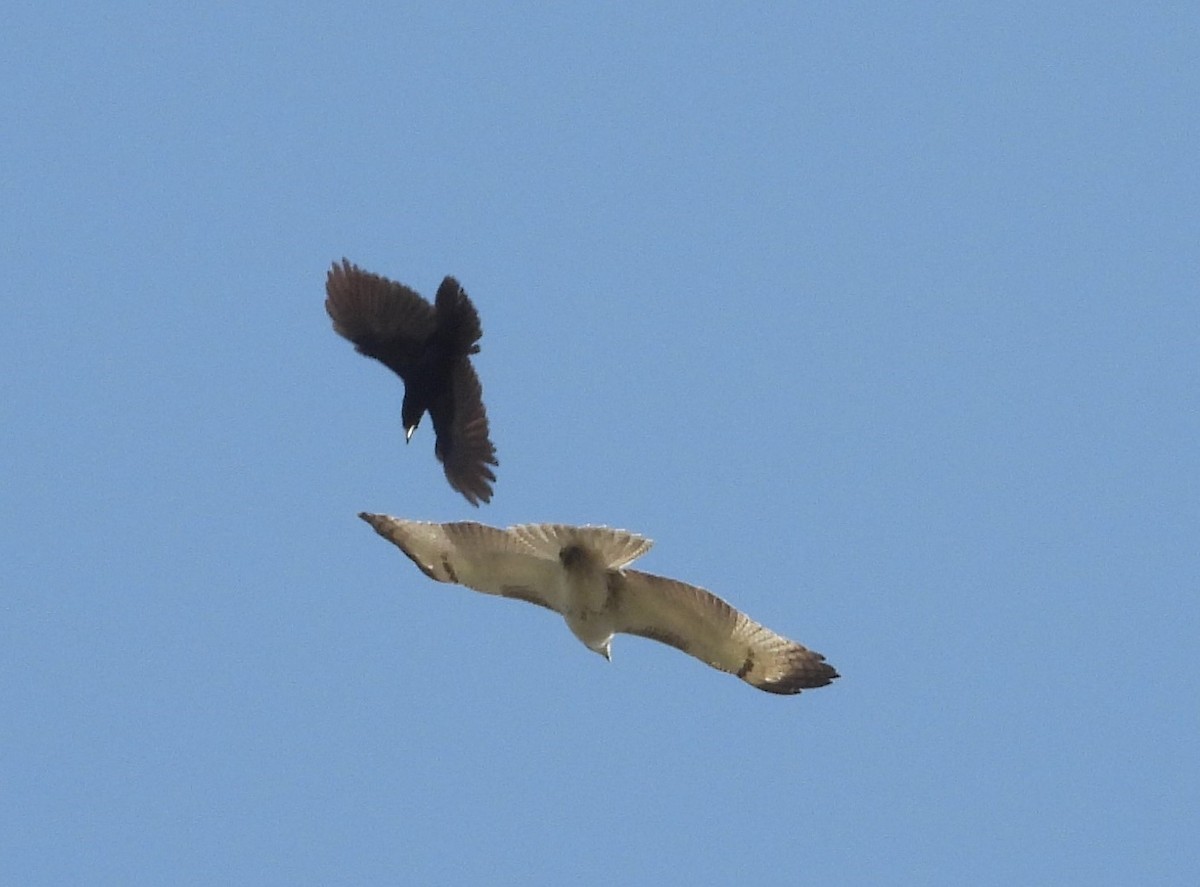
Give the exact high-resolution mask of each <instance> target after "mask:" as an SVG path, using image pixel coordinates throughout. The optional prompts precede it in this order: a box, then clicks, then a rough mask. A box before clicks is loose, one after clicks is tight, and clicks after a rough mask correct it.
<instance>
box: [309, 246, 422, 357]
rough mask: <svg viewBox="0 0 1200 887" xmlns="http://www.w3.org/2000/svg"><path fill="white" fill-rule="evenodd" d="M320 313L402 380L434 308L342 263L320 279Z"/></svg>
mask: <svg viewBox="0 0 1200 887" xmlns="http://www.w3.org/2000/svg"><path fill="white" fill-rule="evenodd" d="M325 295H326V298H325V310H326V311H327V312H328V313H329V317H330V319H332V320H333V328H334V330H335V331H336V332H337V333H338V334H339V335H341V336H343V337H345V338H347V339H349V340H350V341H351V342H353V343H354V347H355V348H356V349H357V350H358V351H359V352H360V353H361V354H365V355H367V356H368V357H374V358H375V359H376V360H379V361H381V362H383V363H384V364H385V365H386V366H387V367H388V368H389V369H391V370H392V371H393V372H395V373H398V374H399V375H400V376H401V377H402V378H403V377H404V375H405V374H406V373H408V372H409V371H410V370H411V369H412V367H413V366H414V365H415V364H416V362H417V360H418V359H419V358H420V356H421V354H422V352H423V351H424V349H425V344H426V342H427V341H428V339H429V337H430V336H431V335H432V334H433V331H434V328H435V327H436V323H437V321H436V316H435V314H434V309H433V306H432V305H430V304H429V302H427V301H426V300H425V299H423V298H422V297H421V296H420V295H418V294H417V293H416V292H414V291H413V290H411V289H409V288H408V287H406V286H404V285H403V284H400V283H396V282H394V281H391V280H388V279H387V278H386V277H380V276H379V275H378V274H371V273H369V272H367V271H363V270H362V269H361V268H359V267H358V266H356V265H353V264H351V263H350V262H349V261H347V260H346V259H342V264H341V265H338V264H336V263H335V264H334V265H333V267H332V268H331V269H330V270H329V275H328V276H327V277H326V279H325Z"/></svg>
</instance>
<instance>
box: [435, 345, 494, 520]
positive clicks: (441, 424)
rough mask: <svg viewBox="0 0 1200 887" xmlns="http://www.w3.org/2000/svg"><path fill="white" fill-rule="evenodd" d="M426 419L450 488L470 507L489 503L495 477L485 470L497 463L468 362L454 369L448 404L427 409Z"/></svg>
mask: <svg viewBox="0 0 1200 887" xmlns="http://www.w3.org/2000/svg"><path fill="white" fill-rule="evenodd" d="M447 412H449V413H450V414H451V415H449V416H448V415H446V414H447ZM429 415H430V418H431V419H432V420H433V427H434V431H436V433H437V443H436V445H435V452H436V453H437V457H438V459H440V460H441V462H442V468H443V470H444V471H445V472H446V480H448V481H449V482H450V486H452V487H453V488H454V489H456V490H458V492H460V493H462V494H463V496H465V497H466V499H467V501H468V502H470V503H471V504H472V505H478V504H479V503H480V502H489V501H491V498H492V483H493V482H495V480H496V474H495V472H493V471H492V470H491V469H490V468H488V466H489V465H499V464H500V463H499V462H498V461H497V460H496V447H495V445H494V444H493V443H492V441H491V438H490V437H489V434H490V431H489V427H488V417H487V410H486V409H485V408H484V406H483V386H482V385H481V384H480V382H479V376H478V375H476V373H475V369H474V367H472V366H471V362H470V361H469V360H467V359H466V358H462V359H461V360H459V361H458V362H457V363H456V364H455V366H454V369H453V371H452V377H451V392H450V401H449V403H446V402H445V401H442V402H438V403H435V404H432V405H430V408H429Z"/></svg>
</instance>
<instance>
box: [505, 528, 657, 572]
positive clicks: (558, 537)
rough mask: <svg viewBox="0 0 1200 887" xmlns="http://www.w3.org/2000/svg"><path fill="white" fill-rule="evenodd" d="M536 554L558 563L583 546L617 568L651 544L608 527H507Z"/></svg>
mask: <svg viewBox="0 0 1200 887" xmlns="http://www.w3.org/2000/svg"><path fill="white" fill-rule="evenodd" d="M510 532H512V533H515V534H516V535H517V536H519V537H520V538H521V539H523V540H524V541H525V542H527V543H528V544H529V545H530V546H531V547H532V548H533V549H534V550H535V551H537V553H538V554H540V555H541V556H542V557H545V558H551V559H553V560H554V562H555V563H558V562H559V559H560V557H561V556H562V552H563V551H564V550H565V549H567V548H570V547H572V546H579V547H581V548H584V549H587V550H588V552H589V553H590V554H591V556H592V557H594V558H595V559H596V560H597V561H598V562H599V564H600V566H603V567H605V568H608V569H614V570H619V569H621V568H622V567H624V566H625V565H626V564H629V563H632V562H633V561H634V560H636V559H637V558H639V557H641V556H642V555H643V554H645V553H646V552H647V551H649V550H650V546H652V545H653V544H654V543H653V542H652V541H651V540H649V539H647V538H646V537H645V536H639V535H638V534H637V533H630V532H629V531H628V530H614V529H613V528H611V527H594V526H586V527H572V526H568V525H566V524H518V525H517V526H515V527H511V528H510Z"/></svg>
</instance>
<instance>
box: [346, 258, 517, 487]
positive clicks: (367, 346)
mask: <svg viewBox="0 0 1200 887" xmlns="http://www.w3.org/2000/svg"><path fill="white" fill-rule="evenodd" d="M325 292H326V296H327V298H326V299H325V310H326V311H327V312H328V313H329V316H330V318H331V319H332V320H333V329H334V331H335V332H336V333H338V334H339V335H341V336H343V337H344V338H346V339H348V340H350V341H351V342H352V343H354V348H355V350H357V351H358V352H359V353H360V354H365V355H366V356H367V357H373V358H375V359H376V360H378V361H380V362H381V363H383V364H384V366H386V367H387V368H388V369H390V370H392V371H393V372H394V373H396V374H397V375H398V376H399V377H400V378H401V379H403V380H404V403H403V405H402V406H401V408H400V418H401V421H402V422H403V423H404V440H405V442H408V441H409V440H411V439H412V436H413V432H414V431H416V430H417V425H419V424H420V422H421V417H422V416H423V415H425V413H426V412H428V413H429V417H430V419H432V420H433V430H434V434H435V436H436V442H435V444H434V452H435V453H436V454H437V457H438V459H439V461H441V463H442V467H443V469H444V470H445V472H446V480H448V481H449V482H450V486H452V487H453V488H454V489H455V490H457V491H458V492H460V493H462V495H463V496H464V497H465V498H466V500H467V501H468V502H470V503H471V504H472V505H475V506H478V505H479V503H480V502H481V501H482V502H488V501H490V500H491V498H492V486H491V485H492V482H494V481H495V480H496V475H495V474H494V473H493V472H492V470H491V469H490V468H489V467H488V466H489V465H497V466H498V465H499V464H500V463H499V462H497V461H496V448H495V446H494V445H493V444H492V442H491V440H490V439H489V437H488V419H487V411H486V410H485V409H484V407H483V388H482V386H481V385H480V383H479V377H478V376H477V375H475V369H474V368H473V367H472V366H471V361H470V356H471V355H472V354H477V353H478V352H479V345H478V342H479V339H480V337H481V336H482V335H483V328H482V327H481V326H480V323H479V314H478V313H477V312H476V311H475V306H474V305H472V304H471V300H470V299H469V298H467V294H466V292H464V291H463V288H462V287H461V286H459V283H458V281H457V280H455V279H454V278H453V277H447V278H445V279H444V280H443V281H442V285H441V286H439V287H438V291H437V297H436V298H435V300H434V304H433V305H430V304H429V302H428V301H426V300H425V299H423V298H422V297H421V296H420V295H418V294H417V293H416V292H414V291H413V290H411V289H409V288H408V287H407V286H404V285H403V284H400V283H395V282H394V281H391V280H388V279H387V278H386V277H380V276H379V275H378V274H371V273H368V272H366V271H363V270H362V269H360V268H359V267H357V266H356V265H353V264H351V263H350V262H349V261H347V260H346V259H342V263H341V265H339V264H337V263H336V262H335V263H334V264H333V267H332V268H331V269H330V270H329V275H328V277H327V279H326V281H325Z"/></svg>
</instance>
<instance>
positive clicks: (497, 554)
mask: <svg viewBox="0 0 1200 887" xmlns="http://www.w3.org/2000/svg"><path fill="white" fill-rule="evenodd" d="M359 517H361V518H362V519H363V520H365V521H366V522H367V523H369V524H370V525H371V526H372V527H374V528H375V532H377V533H378V534H379V535H380V536H382V537H383V538H385V539H387V540H388V541H389V542H392V543H393V544H395V545H396V546H397V547H398V548H399V549H400V550H401V551H403V552H404V553H405V554H406V555H407V556H408V558H409V560H411V561H412V562H413V563H414V564H416V565H417V567H418V568H419V569H420V570H421V572H422V573H424V574H425V575H426V576H428V577H429V578H430V579H434V580H436V581H438V582H450V583H454V584H457V585H465V586H466V587H468V588H472V589H474V590H475V591H482V592H484V593H485V594H495V595H500V596H502V597H511V598H516V599H518V600H523V601H528V602H529V603H531V604H537V605H539V606H542V607H547V608H548V609H551V610H554V611H556V612H562V609H561V605H560V604H561V602H560V600H559V587H560V585H559V583H558V582H557V581H556V579H557V577H558V575H559V574H560V573H561V568H560V566H559V564H558V562H557V561H554V562H550V561H548V560H546V559H544V558H540V557H538V555H537V554H536V553H535V552H534V551H533V550H532V549H531V548H530V547H529V546H528V545H527V544H526V543H525V542H524V541H522V540H521V539H519V538H517V537H516V536H514V535H513V534H512V533H510V532H508V531H506V530H501V529H497V528H496V527H489V526H486V525H484V524H477V523H474V522H472V521H461V522H457V523H446V524H438V523H428V522H425V521H410V520H402V519H400V518H396V517H391V516H389V515H385V514H369V513H367V512H363V513H361V514H359Z"/></svg>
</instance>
